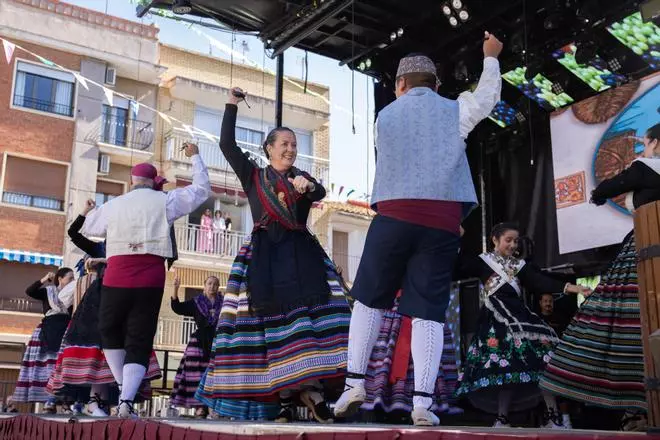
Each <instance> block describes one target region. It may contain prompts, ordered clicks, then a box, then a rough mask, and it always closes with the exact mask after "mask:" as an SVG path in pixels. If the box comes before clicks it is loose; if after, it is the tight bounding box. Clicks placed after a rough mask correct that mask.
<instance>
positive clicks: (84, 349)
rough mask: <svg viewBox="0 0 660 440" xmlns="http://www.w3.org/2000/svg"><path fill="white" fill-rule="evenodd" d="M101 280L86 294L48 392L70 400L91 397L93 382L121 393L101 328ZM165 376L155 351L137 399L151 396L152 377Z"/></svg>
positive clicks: (70, 328) (62, 350)
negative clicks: (99, 325) (105, 348)
mask: <svg viewBox="0 0 660 440" xmlns="http://www.w3.org/2000/svg"><path fill="white" fill-rule="evenodd" d="M100 285H101V284H100V280H96V281H94V282H93V283H92V284H91V286H90V287H89V288H88V289H87V291H86V292H85V294H84V295H83V297H82V300H81V302H80V305H79V306H78V308H77V309H76V311H75V312H74V314H73V317H72V318H71V321H70V323H69V326H68V327H67V329H66V332H65V333H64V338H63V339H62V345H61V346H60V351H59V353H58V354H57V356H56V359H57V362H56V363H55V364H54V369H53V372H52V374H51V375H50V378H48V379H47V381H48V386H47V388H48V392H49V393H52V394H54V395H55V396H57V397H61V398H66V399H68V400H80V399H84V400H86V399H88V398H89V392H90V388H91V386H92V385H103V384H107V385H109V386H110V390H109V400H114V396H115V395H116V394H117V391H118V389H117V386H116V383H115V378H114V376H113V375H112V371H111V370H110V366H109V365H108V362H107V361H106V360H105V355H104V354H103V350H102V349H101V334H100V333H99V330H98V322H99V319H98V315H99V304H100V302H101V290H100ZM160 377H161V372H160V366H159V365H158V359H157V358H156V354H155V353H154V352H152V353H151V357H150V358H149V365H148V367H147V372H146V374H145V376H144V382H143V383H142V386H141V387H140V391H139V393H138V395H137V397H136V402H140V401H142V400H145V399H150V398H151V386H150V383H149V382H150V381H152V380H155V379H158V378H160Z"/></svg>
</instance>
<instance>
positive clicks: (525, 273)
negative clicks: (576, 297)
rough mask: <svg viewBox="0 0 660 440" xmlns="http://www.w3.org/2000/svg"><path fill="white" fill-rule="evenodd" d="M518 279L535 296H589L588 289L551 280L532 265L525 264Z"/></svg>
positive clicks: (589, 291)
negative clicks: (573, 294)
mask: <svg viewBox="0 0 660 440" xmlns="http://www.w3.org/2000/svg"><path fill="white" fill-rule="evenodd" d="M518 279H519V280H520V282H521V283H522V285H523V286H524V287H525V288H526V289H528V290H531V291H532V293H535V294H538V293H551V294H552V295H553V296H554V297H555V298H559V297H562V296H563V295H564V294H566V293H575V294H578V293H581V294H583V295H584V296H589V295H590V294H591V290H590V289H589V288H587V287H583V286H578V285H575V284H571V283H566V282H564V281H560V280H557V279H555V278H552V277H550V276H548V275H546V274H544V273H543V272H542V271H541V270H540V269H538V268H537V267H536V266H535V265H534V264H529V263H528V264H525V266H524V267H523V268H522V269H520V272H518Z"/></svg>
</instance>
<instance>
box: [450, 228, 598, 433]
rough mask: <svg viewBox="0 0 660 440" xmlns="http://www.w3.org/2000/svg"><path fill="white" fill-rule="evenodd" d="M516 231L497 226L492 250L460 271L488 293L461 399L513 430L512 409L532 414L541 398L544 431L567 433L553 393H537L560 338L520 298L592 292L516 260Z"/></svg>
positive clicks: (470, 350) (470, 351) (461, 381)
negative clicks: (527, 291)
mask: <svg viewBox="0 0 660 440" xmlns="http://www.w3.org/2000/svg"><path fill="white" fill-rule="evenodd" d="M519 235H520V234H519V231H518V227H517V226H516V225H515V224H511V223H500V224H498V225H495V226H494V227H493V230H492V232H491V235H490V238H491V242H492V246H493V247H492V250H491V251H490V252H486V253H483V254H481V255H480V256H479V257H478V258H477V257H475V258H474V259H473V261H471V262H470V263H468V264H467V265H466V267H465V268H463V269H462V272H463V276H464V277H465V278H471V277H475V278H479V280H480V281H481V282H482V285H483V293H484V294H485V300H484V305H483V307H482V308H481V311H480V314H479V320H478V324H477V331H476V334H475V335H474V337H473V338H472V342H471V343H470V346H469V348H468V350H467V353H466V361H465V365H464V374H463V377H462V378H460V379H459V387H458V389H457V391H456V395H457V396H459V397H460V396H465V397H467V398H468V399H469V400H470V403H472V405H473V406H474V407H475V408H478V409H480V410H482V411H485V412H487V413H490V414H496V415H497V418H496V420H495V425H494V426H495V427H508V426H509V420H508V417H509V411H524V410H531V409H532V408H534V407H536V406H537V405H538V403H539V401H540V399H541V397H543V400H544V401H545V404H546V409H547V413H546V417H545V421H544V424H545V427H546V428H552V429H565V428H568V426H565V425H564V421H563V418H562V416H561V415H560V414H559V411H558V409H557V402H556V401H555V398H554V396H553V395H552V394H550V393H547V392H543V393H541V392H539V388H538V383H539V379H540V377H541V374H542V372H543V370H544V368H545V366H546V364H547V363H548V362H549V361H550V358H551V357H552V350H553V349H554V347H555V345H556V344H557V342H559V339H558V338H557V334H556V333H555V331H554V330H553V329H552V327H550V326H549V325H548V324H546V323H545V321H543V319H542V318H541V317H540V316H538V315H537V314H535V313H533V312H532V311H531V310H530V309H529V308H528V307H527V306H526V305H525V302H524V301H523V299H522V288H523V287H525V288H528V289H530V290H531V291H532V292H533V293H542V292H543V293H545V292H548V293H553V294H558V295H563V294H564V293H573V294H580V293H581V294H584V295H588V294H589V292H590V291H589V289H587V288H585V287H582V286H576V285H574V284H570V283H564V282H563V281H559V280H557V279H554V278H550V277H548V276H546V275H544V274H543V273H542V272H541V271H540V270H539V269H537V268H536V266H535V265H534V264H529V263H526V262H525V260H523V259H521V258H518V256H517V251H518V237H519Z"/></svg>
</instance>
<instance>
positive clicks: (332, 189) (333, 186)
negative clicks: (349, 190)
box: [330, 183, 335, 193]
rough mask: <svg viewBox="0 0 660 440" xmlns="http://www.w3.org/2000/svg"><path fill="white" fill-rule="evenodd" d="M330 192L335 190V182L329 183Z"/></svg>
mask: <svg viewBox="0 0 660 440" xmlns="http://www.w3.org/2000/svg"><path fill="white" fill-rule="evenodd" d="M330 192H331V193H334V192H335V184H334V183H331V184H330Z"/></svg>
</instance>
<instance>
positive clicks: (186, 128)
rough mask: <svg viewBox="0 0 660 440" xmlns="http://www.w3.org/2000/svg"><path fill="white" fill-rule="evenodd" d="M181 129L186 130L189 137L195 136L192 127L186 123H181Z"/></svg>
mask: <svg viewBox="0 0 660 440" xmlns="http://www.w3.org/2000/svg"><path fill="white" fill-rule="evenodd" d="M182 125H183V129H184V130H186V132H187V133H188V134H189V135H190V137H191V138H193V139H194V138H195V132H194V131H193V129H192V127H191V126H190V125H188V124H182Z"/></svg>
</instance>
